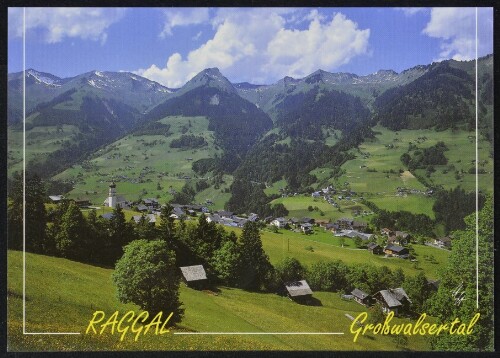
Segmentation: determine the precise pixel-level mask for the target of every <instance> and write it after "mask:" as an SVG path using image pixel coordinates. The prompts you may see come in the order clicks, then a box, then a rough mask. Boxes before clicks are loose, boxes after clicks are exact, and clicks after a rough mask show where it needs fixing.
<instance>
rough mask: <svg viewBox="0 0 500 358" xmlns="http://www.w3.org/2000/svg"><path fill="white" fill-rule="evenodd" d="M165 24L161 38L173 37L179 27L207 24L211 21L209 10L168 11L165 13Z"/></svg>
mask: <svg viewBox="0 0 500 358" xmlns="http://www.w3.org/2000/svg"><path fill="white" fill-rule="evenodd" d="M164 14H165V24H164V25H163V31H162V32H161V33H160V37H162V38H163V37H166V36H171V35H172V29H173V28H174V27H177V26H188V25H197V24H203V23H207V22H208V20H209V19H210V14H209V11H208V8H188V9H168V10H165V11H164Z"/></svg>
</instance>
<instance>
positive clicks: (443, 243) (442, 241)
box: [434, 236, 451, 249]
mask: <svg viewBox="0 0 500 358" xmlns="http://www.w3.org/2000/svg"><path fill="white" fill-rule="evenodd" d="M434 245H437V246H439V247H441V248H447V249H450V248H451V238H450V237H448V236H445V237H440V238H439V239H436V240H434Z"/></svg>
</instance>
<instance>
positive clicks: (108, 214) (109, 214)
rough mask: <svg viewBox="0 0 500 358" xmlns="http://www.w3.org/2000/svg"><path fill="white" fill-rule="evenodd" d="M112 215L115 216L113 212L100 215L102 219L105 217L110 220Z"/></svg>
mask: <svg viewBox="0 0 500 358" xmlns="http://www.w3.org/2000/svg"><path fill="white" fill-rule="evenodd" d="M114 216H115V214H113V213H105V214H102V215H101V217H102V218H103V219H106V220H111V219H112V218H113V217H114Z"/></svg>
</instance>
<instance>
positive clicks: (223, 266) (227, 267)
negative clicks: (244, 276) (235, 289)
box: [211, 239, 240, 286]
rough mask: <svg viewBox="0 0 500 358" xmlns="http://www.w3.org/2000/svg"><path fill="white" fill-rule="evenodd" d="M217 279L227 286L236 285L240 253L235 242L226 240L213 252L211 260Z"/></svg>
mask: <svg viewBox="0 0 500 358" xmlns="http://www.w3.org/2000/svg"><path fill="white" fill-rule="evenodd" d="M211 262H212V267H213V268H214V270H215V272H216V275H217V277H218V278H219V279H220V280H222V282H224V283H225V284H227V285H229V286H236V285H237V284H238V278H239V276H238V275H239V271H240V252H239V247H238V245H237V244H236V242H234V241H232V240H231V239H228V240H226V241H225V242H224V244H223V245H222V247H221V248H220V249H218V250H217V251H215V253H214V255H213V258H212V260H211Z"/></svg>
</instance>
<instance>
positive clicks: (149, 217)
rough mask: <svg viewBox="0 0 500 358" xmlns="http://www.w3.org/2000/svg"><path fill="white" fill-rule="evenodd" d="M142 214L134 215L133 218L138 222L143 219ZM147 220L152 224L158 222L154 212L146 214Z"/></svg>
mask: <svg viewBox="0 0 500 358" xmlns="http://www.w3.org/2000/svg"><path fill="white" fill-rule="evenodd" d="M141 218H142V215H134V216H133V217H132V219H133V220H134V221H135V223H136V224H138V223H139V222H140V221H141ZM144 218H145V220H146V221H147V222H149V223H150V224H153V225H155V224H156V215H154V214H147V215H145V216H144Z"/></svg>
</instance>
